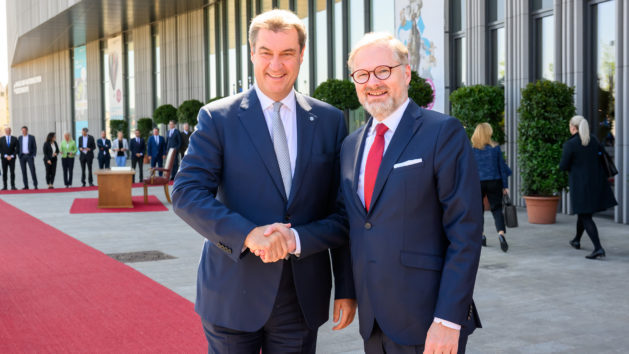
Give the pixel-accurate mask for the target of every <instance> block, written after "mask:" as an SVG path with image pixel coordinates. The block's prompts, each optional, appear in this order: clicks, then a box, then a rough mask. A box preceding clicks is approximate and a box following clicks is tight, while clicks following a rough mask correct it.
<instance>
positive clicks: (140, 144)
mask: <svg viewBox="0 0 629 354" xmlns="http://www.w3.org/2000/svg"><path fill="white" fill-rule="evenodd" d="M129 150H131V168H133V170H134V171H135V166H138V171H139V172H140V179H139V182H142V180H143V179H144V167H143V165H144V154H145V153H146V143H145V142H144V138H142V136H141V135H140V130H139V129H136V130H135V138H133V139H131V141H130V142H129ZM133 182H135V175H133Z"/></svg>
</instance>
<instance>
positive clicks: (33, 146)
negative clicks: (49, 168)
mask: <svg viewBox="0 0 629 354" xmlns="http://www.w3.org/2000/svg"><path fill="white" fill-rule="evenodd" d="M23 137H24V136H23V135H20V137H19V138H18V140H17V144H18V145H17V147H16V149H17V154H18V157H19V158H22V156H24V154H23V153H22V139H23ZM11 140H13V139H11ZM28 155H29V156H30V157H35V156H36V155H37V143H36V142H35V137H34V136H32V135H30V134H28Z"/></svg>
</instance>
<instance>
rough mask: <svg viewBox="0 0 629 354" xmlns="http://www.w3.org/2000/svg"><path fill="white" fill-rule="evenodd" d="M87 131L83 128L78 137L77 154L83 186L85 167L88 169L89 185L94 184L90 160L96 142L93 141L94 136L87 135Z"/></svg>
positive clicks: (92, 158) (91, 160) (92, 159)
mask: <svg viewBox="0 0 629 354" xmlns="http://www.w3.org/2000/svg"><path fill="white" fill-rule="evenodd" d="M87 132H88V130H87V128H83V130H82V131H81V136H80V137H79V139H78V145H79V151H80V153H81V155H80V156H79V161H80V162H81V183H82V184H83V187H85V168H86V167H87V169H88V171H89V173H88V181H89V183H90V186H94V180H93V179H92V162H93V161H94V149H96V144H95V143H94V137H93V136H91V135H88V134H87Z"/></svg>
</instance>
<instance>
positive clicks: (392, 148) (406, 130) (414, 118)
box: [369, 100, 423, 213]
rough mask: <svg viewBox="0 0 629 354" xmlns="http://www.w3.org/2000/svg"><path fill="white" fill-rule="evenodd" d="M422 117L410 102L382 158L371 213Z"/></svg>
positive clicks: (370, 208)
mask: <svg viewBox="0 0 629 354" xmlns="http://www.w3.org/2000/svg"><path fill="white" fill-rule="evenodd" d="M420 117H421V109H420V108H419V106H418V105H417V104H415V102H413V101H412V100H411V101H410V102H409V104H408V107H407V108H406V111H405V112H404V115H403V116H402V119H401V120H400V124H399V125H398V127H397V128H396V129H395V133H394V134H393V138H391V142H390V143H389V147H387V151H385V153H384V156H383V157H382V162H381V163H380V168H379V169H378V176H377V177H376V185H375V186H374V189H373V195H372V196H371V205H370V206H369V212H370V213H371V211H373V207H374V205H376V202H377V201H378V197H379V196H380V193H381V192H382V188H383V187H384V184H385V183H386V181H387V178H389V174H390V173H391V170H392V169H393V165H394V164H395V162H396V161H397V160H398V158H399V157H400V155H401V154H402V152H403V151H404V149H405V148H406V145H408V143H409V142H410V141H411V138H412V137H413V135H415V132H417V129H419V127H420V126H421V124H422V122H423V121H422V120H421V119H419V118H420Z"/></svg>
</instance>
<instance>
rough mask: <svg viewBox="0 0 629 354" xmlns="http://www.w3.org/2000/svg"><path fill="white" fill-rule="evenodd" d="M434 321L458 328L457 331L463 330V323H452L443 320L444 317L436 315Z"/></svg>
mask: <svg viewBox="0 0 629 354" xmlns="http://www.w3.org/2000/svg"><path fill="white" fill-rule="evenodd" d="M434 322H435V323H441V324H442V325H444V326H446V327H448V328H452V329H456V330H457V331H460V330H461V325H458V324H456V323H452V322H450V321H446V320H443V319H441V318H439V317H435V320H434Z"/></svg>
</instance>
